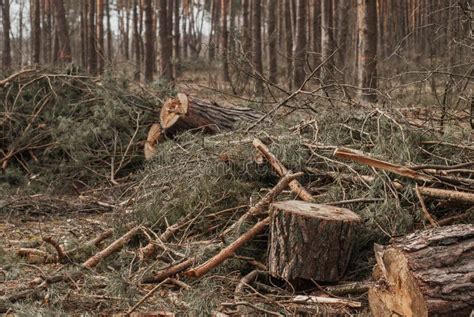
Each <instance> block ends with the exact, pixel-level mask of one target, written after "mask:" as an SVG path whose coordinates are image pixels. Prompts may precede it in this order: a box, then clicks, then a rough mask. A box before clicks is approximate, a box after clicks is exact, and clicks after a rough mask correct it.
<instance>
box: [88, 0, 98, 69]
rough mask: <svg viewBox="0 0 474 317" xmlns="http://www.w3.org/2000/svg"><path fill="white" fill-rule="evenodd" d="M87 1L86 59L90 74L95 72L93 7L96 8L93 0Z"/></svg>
mask: <svg viewBox="0 0 474 317" xmlns="http://www.w3.org/2000/svg"><path fill="white" fill-rule="evenodd" d="M87 1H89V8H88V9H89V12H88V14H89V18H88V21H87V22H88V23H89V26H88V31H87V32H88V35H89V40H88V42H89V44H88V46H89V61H88V70H89V73H91V74H94V75H95V74H96V73H97V47H96V38H95V8H96V1H95V0H87Z"/></svg>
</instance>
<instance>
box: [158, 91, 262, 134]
mask: <svg viewBox="0 0 474 317" xmlns="http://www.w3.org/2000/svg"><path fill="white" fill-rule="evenodd" d="M262 116H263V114H262V113H260V112H257V111H255V110H253V109H250V108H241V107H232V108H229V107H222V106H220V105H218V104H217V103H215V102H209V101H206V100H201V99H198V98H194V97H191V96H188V95H186V94H182V93H178V95H177V97H176V98H170V99H168V100H167V101H166V102H165V104H164V105H163V107H162V108H161V112H160V122H161V127H162V129H163V130H164V131H165V133H166V135H167V136H172V135H174V134H175V133H176V132H180V131H186V130H193V129H204V131H205V132H207V133H211V134H212V133H217V132H222V131H229V130H232V129H234V128H235V124H236V123H238V122H254V121H257V120H258V119H260V118H261V117H262Z"/></svg>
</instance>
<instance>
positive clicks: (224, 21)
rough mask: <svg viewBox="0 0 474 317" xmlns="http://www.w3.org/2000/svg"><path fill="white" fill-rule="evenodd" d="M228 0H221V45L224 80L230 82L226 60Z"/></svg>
mask: <svg viewBox="0 0 474 317" xmlns="http://www.w3.org/2000/svg"><path fill="white" fill-rule="evenodd" d="M228 1H229V0H221V10H222V12H221V22H222V25H221V41H222V43H221V46H222V68H223V76H224V81H226V82H230V75H229V60H228V53H229V52H228V44H229V32H228V30H227V8H228Z"/></svg>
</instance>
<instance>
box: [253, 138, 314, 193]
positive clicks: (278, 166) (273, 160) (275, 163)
mask: <svg viewBox="0 0 474 317" xmlns="http://www.w3.org/2000/svg"><path fill="white" fill-rule="evenodd" d="M253 146H254V147H255V148H256V149H257V150H259V151H260V153H262V154H263V156H265V158H266V159H267V161H268V162H269V163H270V165H271V166H272V167H273V169H274V170H275V172H277V174H278V175H280V177H282V176H284V175H286V174H287V173H288V169H287V168H286V167H285V166H284V165H283V164H282V163H281V162H280V161H279V160H278V159H277V157H276V156H275V155H274V154H273V153H271V152H270V150H269V149H268V147H267V146H266V145H265V144H263V142H262V141H260V140H259V139H254V140H253ZM288 186H289V187H290V188H291V190H292V191H293V192H294V193H295V194H297V195H298V197H299V198H300V199H301V200H304V201H313V200H314V197H313V195H311V194H310V193H309V192H308V191H307V190H306V189H305V188H304V187H303V185H301V183H300V182H298V181H297V180H296V179H295V180H292V181H291V182H290V183H289V184H288Z"/></svg>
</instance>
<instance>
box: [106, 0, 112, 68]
mask: <svg viewBox="0 0 474 317" xmlns="http://www.w3.org/2000/svg"><path fill="white" fill-rule="evenodd" d="M105 14H106V15H107V61H108V63H109V64H111V63H112V60H113V58H114V56H113V55H114V52H113V49H114V47H113V39H112V26H111V24H110V0H105Z"/></svg>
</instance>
